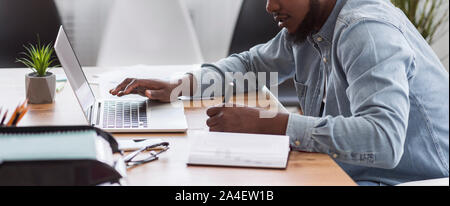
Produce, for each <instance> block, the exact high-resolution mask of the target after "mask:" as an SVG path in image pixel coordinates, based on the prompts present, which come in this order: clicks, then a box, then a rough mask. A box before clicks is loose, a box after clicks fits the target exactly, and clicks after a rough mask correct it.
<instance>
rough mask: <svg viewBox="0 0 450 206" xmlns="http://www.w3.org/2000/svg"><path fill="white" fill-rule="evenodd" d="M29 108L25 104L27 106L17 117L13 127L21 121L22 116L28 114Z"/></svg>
mask: <svg viewBox="0 0 450 206" xmlns="http://www.w3.org/2000/svg"><path fill="white" fill-rule="evenodd" d="M29 108H30V106H29V105H28V104H27V106H26V107H25V108H24V109H23V111H22V113H21V114H20V115H19V117H18V119H17V122H15V123H13V125H14V126H15V125H17V124H19V122H20V120H22V118H23V116H25V114H26V113H27V112H28V109H29Z"/></svg>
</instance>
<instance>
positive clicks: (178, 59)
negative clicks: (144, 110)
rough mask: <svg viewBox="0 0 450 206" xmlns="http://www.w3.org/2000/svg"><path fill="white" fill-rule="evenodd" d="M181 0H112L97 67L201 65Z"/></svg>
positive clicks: (194, 39) (196, 43)
mask: <svg viewBox="0 0 450 206" xmlns="http://www.w3.org/2000/svg"><path fill="white" fill-rule="evenodd" d="M184 4H185V2H184V1H183V0H170V1H168V0H134V1H128V0H116V1H115V4H114V5H113V8H112V10H111V13H110V17H109V20H108V23H107V26H106V28H105V32H104V36H103V39H102V43H101V46H100V51H99V55H98V60H97V66H131V65H136V64H146V65H168V64H170V65H182V64H201V63H202V62H203V57H202V55H201V51H200V45H199V43H198V40H197V37H196V35H195V32H194V28H193V26H192V22H191V19H190V17H189V14H188V10H187V8H186V6H185V5H184Z"/></svg>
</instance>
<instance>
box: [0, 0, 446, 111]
mask: <svg viewBox="0 0 450 206" xmlns="http://www.w3.org/2000/svg"><path fill="white" fill-rule="evenodd" d="M393 1H395V0H393ZM414 1H418V0H410V1H409V2H414ZM426 1H429V0H423V1H422V0H421V1H420V2H426ZM431 1H439V0H431ZM441 1H443V2H444V3H443V5H440V6H439V8H437V9H436V10H437V11H436V12H435V13H437V14H433V15H435V16H436V15H438V16H439V15H442V14H447V15H448V12H449V10H448V4H449V3H448V2H449V1H448V0H441ZM398 2H405V1H404V0H402V1H398ZM265 4H266V1H265V0H0V68H11V67H23V65H21V64H18V63H15V62H14V60H15V58H17V57H18V53H19V52H21V51H23V47H22V45H24V44H27V43H29V42H32V43H34V42H35V41H36V33H39V36H40V39H41V40H42V42H46V43H48V42H51V41H53V42H54V40H55V37H56V33H57V29H58V25H60V24H61V23H62V24H63V25H64V27H65V30H66V31H67V32H68V36H69V38H70V40H71V42H72V44H73V47H74V50H75V53H76V54H77V56H78V57H79V60H80V63H81V64H82V65H83V66H129V65H135V64H146V65H183V64H201V63H206V62H215V61H217V60H219V59H221V58H224V57H227V56H228V55H230V54H232V53H235V52H241V51H245V50H248V49H249V48H251V47H252V46H254V45H256V44H259V43H264V42H266V41H268V40H270V39H271V38H272V37H273V36H275V35H276V34H277V33H278V32H279V29H278V28H277V26H276V24H275V22H274V21H273V19H272V17H271V16H270V15H269V14H267V13H266V12H265ZM423 7H424V8H422V10H424V9H426V7H425V6H423ZM420 10H421V8H420V7H419V11H418V12H420ZM447 17H448V16H447ZM448 26H449V23H448V18H446V19H445V21H444V22H443V23H442V24H441V25H439V26H438V28H437V31H436V33H435V35H433V36H434V40H433V42H432V47H433V49H434V50H435V52H436V54H437V55H438V56H439V58H440V59H441V61H442V63H443V64H444V66H445V67H446V69H447V71H448V68H449V46H448V45H449V33H448V30H449V28H448ZM286 87H287V88H288V89H283V87H282V88H280V96H281V98H283V96H286V99H282V102H285V103H286V104H287V105H289V102H291V103H293V104H294V105H295V104H296V102H297V101H296V95H295V92H293V93H289V91H287V90H289V88H290V89H291V90H292V88H293V86H292V85H289V83H288V85H286ZM285 90H286V91H287V92H288V93H286V94H284V93H283V92H284V91H285ZM291 92H292V91H291ZM290 95H291V96H292V98H289V96H290Z"/></svg>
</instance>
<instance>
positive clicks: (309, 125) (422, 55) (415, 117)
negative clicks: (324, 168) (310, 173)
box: [192, 0, 449, 185]
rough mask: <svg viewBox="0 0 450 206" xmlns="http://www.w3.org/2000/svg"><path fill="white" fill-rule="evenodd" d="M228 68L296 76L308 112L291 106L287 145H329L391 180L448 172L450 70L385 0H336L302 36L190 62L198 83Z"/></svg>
mask: <svg viewBox="0 0 450 206" xmlns="http://www.w3.org/2000/svg"><path fill="white" fill-rule="evenodd" d="M226 72H243V73H246V72H278V75H279V81H281V82H282V81H286V80H287V79H289V78H291V77H295V78H294V81H295V86H296V89H297V93H298V99H299V104H300V107H301V109H302V111H303V113H304V115H299V114H290V117H289V122H288V125H287V135H288V136H289V137H290V142H291V147H292V148H293V149H294V150H298V151H307V152H320V153H325V154H329V155H330V156H331V157H332V158H333V159H334V160H335V161H336V162H337V163H338V164H339V165H340V166H341V167H342V168H343V169H344V170H345V171H346V172H347V173H348V174H349V175H350V176H351V177H352V178H353V179H354V180H355V181H374V182H381V183H384V184H388V185H395V184H399V183H403V182H408V181H416V180H425V179H433V178H441V177H448V175H449V166H448V164H449V154H448V149H449V145H448V141H449V111H448V109H449V107H448V105H449V75H448V72H447V71H445V69H444V67H443V65H442V64H441V63H440V60H439V58H438V57H437V56H436V55H435V53H434V52H433V51H432V49H431V48H430V46H429V45H428V43H427V42H426V41H425V40H424V39H423V38H422V36H421V35H420V33H419V32H418V31H417V30H416V28H415V27H414V26H413V25H412V24H411V23H410V21H409V20H408V19H407V18H406V16H405V15H404V14H403V13H402V11H400V10H399V9H397V8H395V7H394V6H393V5H392V4H391V3H390V1H389V0H338V1H337V3H336V5H335V8H334V10H333V12H332V13H331V15H330V16H329V18H328V20H327V21H326V23H325V24H324V26H323V27H322V28H321V30H320V31H319V32H318V33H316V34H314V35H312V36H310V37H309V38H308V39H307V41H305V42H304V43H297V42H295V41H293V40H292V37H291V36H289V35H288V33H287V30H286V29H284V30H282V31H281V32H280V33H279V34H278V35H277V36H276V37H275V38H273V39H272V40H271V41H269V42H268V43H266V44H261V45H257V46H255V47H253V48H252V49H250V50H249V51H248V52H243V53H241V54H234V55H232V56H230V57H228V58H226V59H223V60H221V61H219V62H217V63H215V64H207V65H204V66H203V68H202V69H201V70H199V71H194V72H192V74H194V77H195V78H197V81H198V82H202V84H198V88H197V90H198V91H202V90H203V89H204V88H205V87H207V86H208V82H204V81H202V78H204V77H205V76H210V77H211V76H213V77H214V78H224V77H225V76H226V75H227V74H226ZM325 82H327V83H326V84H325ZM325 85H326V88H325ZM324 94H326V100H325V108H324V112H323V115H321V114H320V107H321V104H322V101H323V99H324Z"/></svg>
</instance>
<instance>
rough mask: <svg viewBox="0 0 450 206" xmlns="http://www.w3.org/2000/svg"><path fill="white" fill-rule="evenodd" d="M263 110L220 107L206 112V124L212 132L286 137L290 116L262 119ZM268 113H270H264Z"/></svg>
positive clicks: (228, 106) (281, 114)
mask: <svg viewBox="0 0 450 206" xmlns="http://www.w3.org/2000/svg"><path fill="white" fill-rule="evenodd" d="M263 111H264V110H263V109H259V108H250V107H242V106H237V105H229V104H227V105H218V106H215V107H211V108H209V109H208V111H207V112H206V113H207V115H208V116H209V117H210V118H209V119H208V120H207V121H206V124H207V125H208V127H209V128H210V131H212V132H234V133H253V134H274V135H285V134H286V127H287V123H288V120H289V114H284V113H276V114H274V115H272V116H273V118H261V117H260V116H261V115H260V112H263ZM264 112H268V111H264Z"/></svg>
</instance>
